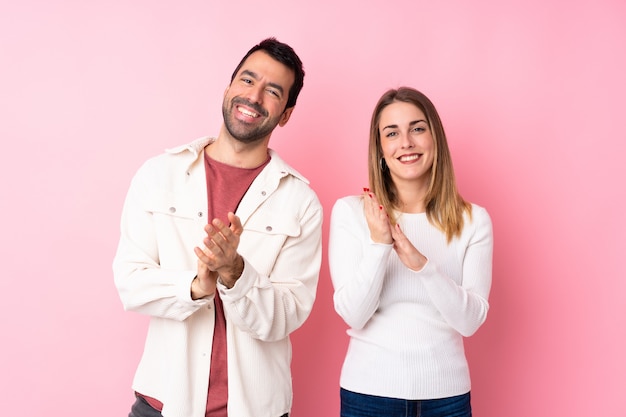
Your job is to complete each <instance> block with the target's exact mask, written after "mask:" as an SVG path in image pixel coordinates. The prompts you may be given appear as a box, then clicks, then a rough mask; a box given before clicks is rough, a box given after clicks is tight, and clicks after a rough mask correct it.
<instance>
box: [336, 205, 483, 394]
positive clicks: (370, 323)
mask: <svg viewBox="0 0 626 417" xmlns="http://www.w3.org/2000/svg"><path fill="white" fill-rule="evenodd" d="M472 207H473V209H472V216H471V219H470V217H469V216H467V215H466V216H465V225H464V228H463V232H462V234H461V236H460V237H457V238H454V239H453V240H452V241H451V242H450V243H448V242H447V241H446V236H445V234H444V233H443V232H442V231H440V230H439V229H437V228H436V227H435V226H433V225H432V224H430V222H429V221H428V219H427V218H426V214H425V213H418V214H408V213H403V214H401V215H400V217H399V220H398V223H399V224H400V226H401V228H402V231H403V232H404V233H405V235H406V236H407V237H408V238H409V240H410V241H411V242H412V243H413V245H414V246H415V247H416V248H417V249H418V250H419V251H420V252H421V253H422V254H424V256H426V257H427V258H428V262H427V264H426V266H424V268H422V269H421V270H420V271H413V270H410V269H408V268H407V267H406V266H405V265H404V264H403V263H402V262H401V261H400V259H399V258H398V256H397V254H396V252H395V251H394V249H393V245H390V244H389V245H387V244H378V243H374V242H373V241H372V240H371V238H370V233H369V228H368V226H367V222H366V220H365V215H364V213H363V204H362V200H361V197H360V196H349V197H344V198H341V199H339V200H338V201H337V202H336V203H335V205H334V207H333V210H332V214H331V223H330V237H329V249H328V250H329V265H330V273H331V278H332V281H333V286H334V289H335V292H334V304H335V310H336V311H337V313H338V314H339V315H340V316H341V317H342V318H343V319H344V321H345V322H346V323H347V324H348V326H349V329H348V331H347V333H348V335H349V336H350V343H349V347H348V352H347V354H346V357H345V361H344V364H343V368H342V371H341V379H340V385H341V387H342V388H344V389H347V390H349V391H353V392H358V393H362V394H369V395H377V396H384V397H392V398H402V399H408V400H416V399H435V398H444V397H450V396H454V395H460V394H464V393H466V392H468V391H470V375H469V368H468V364H467V360H466V358H465V352H464V348H463V337H464V336H465V337H467V336H470V335H472V334H473V333H474V332H475V331H476V330H477V329H478V328H479V327H480V326H481V325H482V324H483V322H484V321H485V319H486V317H487V311H488V309H489V304H488V301H487V300H488V296H489V290H490V287H491V270H492V252H493V235H492V225H491V219H490V217H489V215H488V213H487V211H486V210H485V209H484V208H482V207H480V206H477V205H473V206H472Z"/></svg>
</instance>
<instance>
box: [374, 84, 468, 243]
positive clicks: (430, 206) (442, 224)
mask: <svg viewBox="0 0 626 417" xmlns="http://www.w3.org/2000/svg"><path fill="white" fill-rule="evenodd" d="M394 102H405V103H411V104H413V105H415V106H416V107H417V108H419V109H420V110H421V111H422V112H423V113H424V116H426V121H427V122H428V126H429V128H430V131H431V134H432V137H433V141H434V143H435V158H434V160H433V166H432V168H431V171H430V184H429V187H428V191H427V193H426V198H425V201H424V204H425V206H426V216H427V218H428V221H429V222H430V223H431V224H433V225H435V226H436V227H437V228H439V229H440V230H441V231H443V232H444V233H445V234H446V238H447V240H448V242H450V241H451V240H452V239H453V238H454V237H456V236H459V235H460V234H461V232H462V230H463V223H464V221H463V215H464V214H465V212H467V213H468V214H469V215H470V216H471V214H472V206H471V204H469V203H468V202H466V201H465V200H463V197H461V195H460V194H459V192H458V190H457V188H456V181H455V179H454V169H453V167H452V158H451V157H450V150H449V149H448V142H447V140H446V134H445V132H444V129H443V125H442V124H441V119H440V118H439V114H438V113H437V109H435V106H434V105H433V103H432V102H431V101H430V99H429V98H428V97H426V96H425V95H424V94H422V93H421V92H419V91H417V90H415V89H413V88H410V87H400V88H398V89H391V90H388V91H387V92H386V93H385V94H383V96H382V97H381V98H380V100H378V103H377V104H376V107H375V108H374V112H373V113H372V120H371V123H370V141H369V164H368V172H369V182H370V187H371V190H372V192H373V193H374V194H375V195H376V196H377V197H378V199H379V201H380V203H381V205H382V206H383V207H384V209H385V210H386V212H387V213H388V214H389V217H390V219H391V221H392V223H393V224H395V223H396V221H397V217H396V214H395V213H396V209H397V208H398V204H399V199H398V192H397V189H396V186H395V184H394V183H393V179H392V178H391V174H390V173H389V169H388V168H387V166H386V164H385V161H384V159H383V152H382V148H381V144H380V130H379V126H378V125H379V123H380V115H381V113H382V111H383V110H384V109H385V107H387V106H388V105H390V104H391V103H394Z"/></svg>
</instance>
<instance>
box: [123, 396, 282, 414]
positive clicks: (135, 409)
mask: <svg viewBox="0 0 626 417" xmlns="http://www.w3.org/2000/svg"><path fill="white" fill-rule="evenodd" d="M128 417H163V416H162V415H161V413H160V412H159V411H158V410H155V409H154V408H152V407H151V406H150V404H148V403H147V402H146V400H144V399H143V398H141V397H137V398H136V399H135V403H134V404H133V406H132V408H131V410H130V414H129V415H128ZM281 417H289V413H286V414H283V415H282V416H281Z"/></svg>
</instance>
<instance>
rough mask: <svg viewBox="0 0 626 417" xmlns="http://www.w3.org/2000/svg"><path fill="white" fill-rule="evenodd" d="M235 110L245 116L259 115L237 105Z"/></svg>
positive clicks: (255, 116)
mask: <svg viewBox="0 0 626 417" xmlns="http://www.w3.org/2000/svg"><path fill="white" fill-rule="evenodd" d="M237 110H238V111H239V113H241V114H244V115H246V116H250V117H254V118H257V117H259V114H258V113H254V112H251V111H250V110H248V109H246V108H243V107H241V106H237Z"/></svg>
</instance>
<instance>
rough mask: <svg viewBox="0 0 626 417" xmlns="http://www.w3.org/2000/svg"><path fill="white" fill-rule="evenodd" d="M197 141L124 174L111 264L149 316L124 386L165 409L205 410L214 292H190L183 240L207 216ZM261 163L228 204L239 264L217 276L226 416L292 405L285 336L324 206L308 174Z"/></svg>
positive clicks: (313, 264) (300, 301)
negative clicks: (232, 206)
mask: <svg viewBox="0 0 626 417" xmlns="http://www.w3.org/2000/svg"><path fill="white" fill-rule="evenodd" d="M213 140H214V139H210V138H200V139H198V140H196V141H194V142H192V143H190V144H189V145H186V146H181V147H178V148H174V149H171V150H169V151H167V153H165V154H163V155H160V156H158V157H155V158H152V159H150V160H148V161H147V162H146V163H145V164H144V165H143V166H142V167H141V168H140V169H139V171H138V172H137V174H136V175H135V177H134V178H133V180H132V182H131V186H130V189H129V191H128V195H127V197H126V201H125V204H124V208H123V213H122V221H121V238H120V242H119V246H118V249H117V253H116V255H115V259H114V262H113V272H114V278H115V285H116V286H117V289H118V291H119V295H120V298H121V300H122V303H123V305H124V308H125V309H126V310H132V311H136V312H140V313H143V314H147V315H149V316H151V320H150V325H149V329H148V334H147V339H146V343H145V348H144V353H143V356H142V358H141V362H140V363H139V367H138V369H137V372H136V374H135V378H134V382H133V389H134V390H135V391H138V392H140V393H142V394H144V395H148V396H150V397H154V398H157V399H158V400H160V401H161V402H163V410H162V414H163V416H164V417H203V416H204V413H205V407H206V398H207V387H208V379H209V368H210V365H211V363H210V359H211V345H212V340H213V327H214V310H213V308H214V305H213V298H212V297H209V298H207V299H201V300H195V301H194V300H192V299H191V294H190V293H191V290H190V288H191V281H192V280H193V278H194V277H195V275H196V272H197V258H196V255H195V254H194V251H193V248H194V247H195V246H201V245H202V239H203V237H204V236H205V232H204V230H203V227H204V226H205V225H206V223H207V221H208V219H207V218H206V213H207V189H206V173H205V168H204V156H203V153H204V147H205V146H206V145H207V144H209V143H210V142H212V141H213ZM270 155H271V161H270V162H269V163H268V165H267V166H266V167H265V168H264V169H263V171H262V172H261V173H260V174H259V175H258V177H257V178H256V179H255V180H254V182H253V183H252V185H251V186H250V188H249V190H248V191H247V192H246V194H245V196H244V197H243V199H242V201H241V203H240V204H239V207H238V209H237V213H236V214H237V215H238V216H239V217H240V218H241V222H242V224H243V227H244V231H243V233H242V235H241V240H240V244H239V253H240V254H241V255H242V256H243V258H244V260H245V267H244V271H243V274H242V276H241V278H240V279H239V280H238V281H237V283H236V285H235V286H234V287H233V288H232V289H227V288H226V287H225V286H223V285H221V284H218V290H219V291H220V297H221V299H222V300H223V303H224V312H225V315H226V320H227V338H228V342H227V343H228V395H229V400H228V414H229V415H231V416H236V417H247V416H249V417H264V416H267V417H278V416H280V415H282V414H284V413H286V412H289V410H290V408H291V403H292V388H291V370H290V364H291V343H290V341H289V334H290V333H291V332H293V331H294V330H296V329H297V328H298V327H300V326H301V325H302V324H303V322H304V321H305V319H306V318H307V317H308V315H309V313H310V312H311V308H312V306H313V301H314V299H315V294H316V288H317V282H318V277H319V270H320V263H321V253H322V252H321V250H322V244H321V237H322V220H323V216H322V206H321V204H320V202H319V200H318V198H317V196H316V195H315V193H314V192H313V191H312V190H311V188H310V187H309V186H308V181H307V180H306V179H305V178H304V177H302V176H301V175H300V174H299V173H298V172H296V171H295V170H294V169H293V168H291V167H290V166H289V165H287V164H286V163H285V162H284V161H283V160H282V159H280V157H279V156H278V155H277V154H276V153H275V152H273V151H271V150H270Z"/></svg>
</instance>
